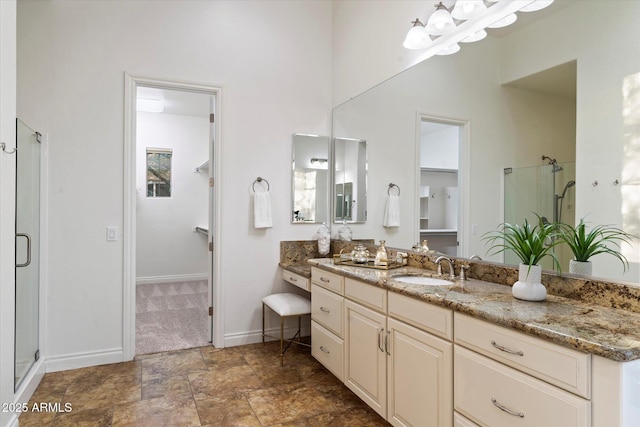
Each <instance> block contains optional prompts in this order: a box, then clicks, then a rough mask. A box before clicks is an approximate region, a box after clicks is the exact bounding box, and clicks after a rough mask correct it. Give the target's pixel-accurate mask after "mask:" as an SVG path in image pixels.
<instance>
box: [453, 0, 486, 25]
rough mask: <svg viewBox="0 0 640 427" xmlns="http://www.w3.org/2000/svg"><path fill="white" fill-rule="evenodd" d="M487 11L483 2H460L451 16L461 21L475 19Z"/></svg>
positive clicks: (469, 0) (461, 0) (475, 0)
mask: <svg viewBox="0 0 640 427" xmlns="http://www.w3.org/2000/svg"><path fill="white" fill-rule="evenodd" d="M486 10H487V7H486V6H485V5H484V2H483V1H482V0H458V1H457V2H456V5H455V7H454V8H453V11H452V12H451V16H453V17H454V18H456V19H459V20H461V21H464V20H467V19H471V18H475V17H476V16H478V15H480V14H482V13H483V12H485V11H486Z"/></svg>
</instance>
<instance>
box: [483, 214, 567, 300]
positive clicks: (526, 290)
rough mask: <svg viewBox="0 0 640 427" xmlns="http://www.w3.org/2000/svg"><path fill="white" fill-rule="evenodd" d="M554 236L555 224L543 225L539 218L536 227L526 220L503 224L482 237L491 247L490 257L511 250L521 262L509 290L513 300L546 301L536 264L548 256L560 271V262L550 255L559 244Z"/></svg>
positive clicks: (539, 271)
mask: <svg viewBox="0 0 640 427" xmlns="http://www.w3.org/2000/svg"><path fill="white" fill-rule="evenodd" d="M536 216H537V215H536ZM555 234H556V227H555V225H554V224H550V223H546V222H543V221H542V219H541V218H540V217H539V216H538V224H537V225H532V224H530V223H529V221H528V220H526V219H525V220H524V224H523V225H518V224H509V223H502V224H500V226H499V229H498V230H496V231H490V232H488V233H485V234H484V237H483V240H485V241H486V242H487V243H488V244H490V245H491V246H490V249H489V255H495V254H498V253H501V252H505V251H507V250H511V251H513V252H514V253H515V254H516V255H517V256H518V258H519V259H520V261H521V263H520V266H519V271H518V272H519V274H518V281H517V282H515V283H514V284H513V286H512V287H511V292H512V294H513V296H514V297H516V298H518V299H521V300H526V301H544V300H545V299H546V297H547V289H546V288H545V287H544V285H543V284H542V282H541V279H542V266H541V265H540V264H539V263H540V261H541V260H542V259H543V258H545V257H547V256H548V257H551V259H553V262H554V264H555V266H556V267H557V268H558V271H560V263H559V262H558V258H557V257H556V255H555V254H554V253H553V247H554V246H555V245H557V244H558V240H556V239H555V238H554V237H555Z"/></svg>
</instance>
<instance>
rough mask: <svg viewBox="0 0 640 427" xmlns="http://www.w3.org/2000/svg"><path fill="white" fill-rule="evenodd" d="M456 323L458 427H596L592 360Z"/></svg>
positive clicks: (476, 323)
mask: <svg viewBox="0 0 640 427" xmlns="http://www.w3.org/2000/svg"><path fill="white" fill-rule="evenodd" d="M454 322H455V328H454V329H455V343H456V346H455V350H454V364H455V373H454V389H455V394H454V403H455V410H456V412H458V414H457V418H456V419H457V420H456V423H457V424H456V425H460V426H466V425H471V426H472V425H474V424H472V423H470V422H469V420H471V421H473V422H475V423H477V424H478V425H482V426H491V427H501V426H505V427H506V426H514V425H518V426H524V427H527V426H530V427H538V426H545V427H555V426H557V427H573V426H575V427H578V426H581V427H587V426H591V401H590V397H591V356H590V355H588V354H585V353H581V352H578V351H575V350H571V349H568V348H565V347H562V346H558V345H556V344H552V343H549V342H546V341H543V340H540V339H537V338H534V337H530V336H528V335H525V334H521V333H518V332H516V331H513V330H510V329H506V328H503V327H500V326H497V325H494V324H491V323H487V322H484V321H481V320H478V319H475V318H472V317H469V316H466V315H463V314H460V313H456V314H455V321H454ZM459 414H462V415H464V416H465V417H466V418H467V420H464V418H462V417H459V416H458V415H459ZM463 420H464V422H463ZM465 422H467V423H468V424H465Z"/></svg>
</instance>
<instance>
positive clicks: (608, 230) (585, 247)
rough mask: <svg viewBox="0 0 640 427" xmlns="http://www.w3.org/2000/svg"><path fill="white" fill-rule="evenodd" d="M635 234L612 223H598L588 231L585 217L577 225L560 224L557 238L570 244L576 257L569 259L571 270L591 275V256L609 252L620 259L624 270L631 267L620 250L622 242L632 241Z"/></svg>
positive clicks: (571, 271)
mask: <svg viewBox="0 0 640 427" xmlns="http://www.w3.org/2000/svg"><path fill="white" fill-rule="evenodd" d="M633 237H634V236H632V235H631V234H629V233H627V232H625V231H624V230H622V229H620V228H617V227H613V226H611V225H597V226H595V227H593V228H591V229H590V230H588V231H587V225H586V223H585V222H584V219H580V222H579V223H578V225H576V226H575V227H573V226H571V225H568V224H558V228H557V238H558V240H559V241H561V242H564V243H566V244H567V246H569V249H571V252H572V253H573V257H574V259H572V260H571V261H569V272H570V273H575V274H580V275H583V276H591V271H592V264H591V261H590V258H591V257H592V256H594V255H598V254H609V255H612V256H614V257H616V258H618V259H619V260H620V262H621V263H622V268H623V269H624V271H626V270H627V268H628V267H629V261H628V260H627V258H626V257H625V256H624V255H623V254H622V253H621V252H620V245H621V243H622V242H626V243H629V244H630V243H631V239H632V238H633Z"/></svg>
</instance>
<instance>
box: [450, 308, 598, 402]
mask: <svg viewBox="0 0 640 427" xmlns="http://www.w3.org/2000/svg"><path fill="white" fill-rule="evenodd" d="M454 328H455V342H456V343H457V344H460V345H463V346H465V347H467V348H470V349H472V350H474V351H477V352H478V353H482V354H484V355H485V356H488V357H491V358H492V359H495V360H498V361H500V362H502V363H504V364H506V365H509V366H512V367H514V368H516V369H518V370H520V371H523V372H526V373H528V374H529V375H533V376H534V377H536V378H539V379H541V380H543V381H547V382H549V383H551V384H554V385H556V386H558V387H560V388H562V389H564V390H567V391H570V392H572V393H575V394H577V395H580V396H583V397H585V398H587V399H589V398H590V397H591V357H590V355H588V354H585V353H581V352H579V351H575V350H571V349H568V348H565V347H562V346H559V345H557V344H553V343H550V342H547V341H544V340H541V339H539V338H534V337H530V336H528V335H525V334H523V333H520V332H516V331H513V330H510V329H507V328H503V327H501V326H497V325H493V324H491V323H488V322H484V321H482V320H478V319H474V318H472V317H469V316H465V315H463V314H460V313H456V314H455V318H454Z"/></svg>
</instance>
